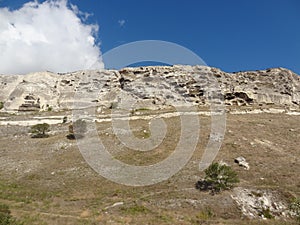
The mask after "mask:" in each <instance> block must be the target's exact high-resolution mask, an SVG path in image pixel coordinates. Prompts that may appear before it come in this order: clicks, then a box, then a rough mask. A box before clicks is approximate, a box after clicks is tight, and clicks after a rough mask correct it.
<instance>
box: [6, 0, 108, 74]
mask: <svg viewBox="0 0 300 225" xmlns="http://www.w3.org/2000/svg"><path fill="white" fill-rule="evenodd" d="M87 17H88V14H85V13H82V12H80V11H79V10H78V8H77V7H76V6H74V5H70V6H69V5H68V2H67V0H48V1H45V2H43V3H38V2H37V1H33V2H28V3H26V4H24V5H23V6H22V8H20V9H17V10H10V9H9V8H0V73H1V74H25V73H29V72H36V71H45V70H49V71H54V72H69V71H75V70H81V69H96V68H102V67H103V63H102V61H101V52H100V48H99V45H98V44H97V43H96V40H95V37H96V34H97V32H98V25H95V24H86V18H87Z"/></svg>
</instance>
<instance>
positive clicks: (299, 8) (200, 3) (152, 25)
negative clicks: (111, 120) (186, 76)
mask: <svg viewBox="0 0 300 225" xmlns="http://www.w3.org/2000/svg"><path fill="white" fill-rule="evenodd" d="M25 2H27V1H21V0H9V1H8V0H2V1H0V7H4V6H9V7H11V8H18V7H21V6H22V4H23V3H25ZM40 2H41V1H40ZM69 2H71V3H72V4H75V5H77V6H78V8H79V10H81V11H83V12H88V13H91V14H92V16H90V18H89V20H88V22H89V23H97V24H98V25H99V34H98V40H99V41H100V42H101V51H102V52H103V53H105V52H106V51H109V50H110V49H112V48H114V47H117V46H119V45H121V44H125V43H128V42H132V41H138V40H163V41H170V42H174V43H177V44H179V45H182V46H184V47H186V48H189V49H190V50H192V51H194V52H195V53H196V54H198V55H199V56H200V57H201V58H202V59H203V60H204V61H205V62H206V63H207V64H208V65H209V66H214V67H218V68H221V69H222V70H224V71H227V72H233V71H240V70H257V69H265V68H269V67H286V68H289V69H292V70H293V71H295V72H296V73H298V74H300V63H299V61H300V1H298V0H251V1H246V0H226V1H225V0H206V1H204V0H185V1H179V0H178V1H174V0H164V1H163V0H148V1H144V0H98V1H92V0H70V1H69Z"/></svg>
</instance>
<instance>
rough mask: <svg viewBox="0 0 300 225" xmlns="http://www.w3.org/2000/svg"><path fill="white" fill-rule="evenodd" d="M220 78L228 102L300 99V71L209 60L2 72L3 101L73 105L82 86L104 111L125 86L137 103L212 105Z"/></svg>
mask: <svg viewBox="0 0 300 225" xmlns="http://www.w3.org/2000/svg"><path fill="white" fill-rule="evenodd" d="M212 83H214V85H211V84H212ZM215 84H217V86H218V87H219V88H220V92H216V93H217V94H216V95H215V96H217V98H221V99H223V100H224V103H225V104H226V105H239V106H241V105H270V104H272V105H280V106H294V107H299V105H300V77H299V76H298V75H296V74H295V73H293V72H292V71H290V70H288V69H284V68H274V69H267V70H260V71H249V72H237V73H226V72H223V71H221V70H219V69H216V68H212V67H206V66H171V67H168V66H151V67H138V68H124V69H122V70H120V71H117V70H103V71H95V70H91V71H78V72H73V73H66V74H56V73H51V72H41V73H32V74H27V75H24V76H21V75H1V76H0V101H1V102H4V109H3V110H6V111H36V110H49V108H51V109H52V110H55V111H58V110H65V109H71V108H72V106H73V102H74V93H76V92H77V93H80V94H81V95H80V98H79V101H82V104H83V105H84V104H86V103H87V102H92V103H93V104H95V105H96V106H97V107H98V109H99V110H98V111H101V110H103V109H106V108H114V107H118V102H119V99H118V98H117V97H116V93H119V92H120V91H121V92H122V93H126V94H128V95H130V96H131V97H133V98H134V99H136V101H137V102H136V104H135V106H134V107H135V108H137V109H138V108H149V109H151V108H153V109H158V108H164V107H168V106H171V105H180V104H183V103H186V102H188V103H190V104H194V105H209V104H210V101H208V99H209V98H208V95H209V93H210V92H211V91H212V90H213V89H215V88H216V86H215ZM217 98H216V99H217ZM77 101H78V98H77Z"/></svg>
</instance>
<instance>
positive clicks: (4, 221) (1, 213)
mask: <svg viewBox="0 0 300 225" xmlns="http://www.w3.org/2000/svg"><path fill="white" fill-rule="evenodd" d="M0 225H23V223H21V222H19V221H17V220H16V219H14V218H13V217H12V216H11V212H10V210H9V207H8V205H5V204H0Z"/></svg>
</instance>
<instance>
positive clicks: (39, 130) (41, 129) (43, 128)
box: [30, 123, 50, 138]
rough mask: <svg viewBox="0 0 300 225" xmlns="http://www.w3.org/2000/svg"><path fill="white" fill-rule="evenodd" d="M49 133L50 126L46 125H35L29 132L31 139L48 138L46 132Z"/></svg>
mask: <svg viewBox="0 0 300 225" xmlns="http://www.w3.org/2000/svg"><path fill="white" fill-rule="evenodd" d="M49 131H50V125H49V124H47V123H43V124H36V125H33V126H32V127H31V130H30V132H31V133H32V134H33V135H32V136H31V137H32V138H45V137H49V135H48V134H47V132H49Z"/></svg>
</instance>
